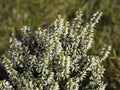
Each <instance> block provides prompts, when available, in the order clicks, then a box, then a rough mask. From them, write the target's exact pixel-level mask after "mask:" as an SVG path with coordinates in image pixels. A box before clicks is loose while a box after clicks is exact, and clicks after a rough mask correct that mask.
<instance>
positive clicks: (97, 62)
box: [0, 11, 111, 90]
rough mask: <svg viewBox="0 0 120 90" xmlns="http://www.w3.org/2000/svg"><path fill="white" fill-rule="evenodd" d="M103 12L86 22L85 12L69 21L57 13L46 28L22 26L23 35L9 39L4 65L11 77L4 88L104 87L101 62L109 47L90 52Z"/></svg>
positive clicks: (68, 89)
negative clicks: (34, 28)
mask: <svg viewBox="0 0 120 90" xmlns="http://www.w3.org/2000/svg"><path fill="white" fill-rule="evenodd" d="M101 15H102V13H99V12H96V13H95V14H93V17H92V18H91V19H90V20H89V22H87V23H86V22H85V21H84V20H83V19H82V17H83V13H82V11H77V12H76V17H75V18H74V19H73V20H72V21H71V23H70V22H68V21H65V20H64V19H63V18H61V16H58V19H56V20H55V21H54V23H53V25H52V26H50V27H48V28H47V29H42V28H40V27H38V28H37V29H36V30H32V29H31V28H30V27H27V26H25V27H23V28H22V29H21V31H22V34H21V37H20V38H15V37H14V36H13V37H12V38H10V40H9V41H10V47H9V50H8V55H7V56H3V59H2V60H1V61H2V64H3V65H4V67H5V68H6V71H7V73H8V78H6V79H5V80H3V81H2V82H1V83H0V88H1V89H2V90H79V89H80V90H105V87H106V84H105V83H104V81H103V80H102V78H103V74H104V71H105V69H104V68H103V65H102V61H103V60H105V59H106V58H107V57H108V54H109V53H110V50H111V47H110V46H106V45H105V46H103V48H102V50H101V51H100V52H99V53H100V54H99V56H98V55H93V54H89V53H88V50H89V49H90V48H91V47H92V43H93V41H94V29H95V25H96V24H97V23H98V22H99V19H100V17H101Z"/></svg>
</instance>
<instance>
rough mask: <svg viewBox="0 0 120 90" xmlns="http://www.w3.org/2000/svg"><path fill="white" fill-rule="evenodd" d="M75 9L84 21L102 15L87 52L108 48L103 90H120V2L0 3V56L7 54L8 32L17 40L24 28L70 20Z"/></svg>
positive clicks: (46, 0) (16, 0)
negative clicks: (108, 54)
mask: <svg viewBox="0 0 120 90" xmlns="http://www.w3.org/2000/svg"><path fill="white" fill-rule="evenodd" d="M79 8H81V9H82V10H83V13H84V18H85V20H86V21H88V20H89V19H90V18H91V16H92V14H94V13H95V12H97V11H101V12H103V16H102V18H101V20H100V22H99V24H98V25H97V26H96V30H95V43H94V44H93V48H91V50H90V53H94V54H97V53H98V50H99V49H100V48H101V47H102V46H103V44H104V43H106V44H108V45H109V44H110V45H112V50H111V55H110V57H109V58H108V59H107V60H106V61H105V62H104V63H103V64H104V66H105V68H106V71H105V78H104V81H105V82H106V83H107V84H108V85H107V88H106V90H120V0H0V56H2V55H3V54H7V50H8V41H9V37H10V36H11V33H15V35H16V37H19V36H20V28H21V27H23V26H24V25H27V26H30V27H33V28H34V27H37V26H41V27H43V28H46V27H48V26H49V25H50V24H51V23H52V22H53V21H54V20H55V19H56V17H57V15H59V14H60V15H61V16H62V17H63V18H65V19H66V20H69V21H71V20H72V18H74V17H75V12H76V11H77V10H78V9H79Z"/></svg>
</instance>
